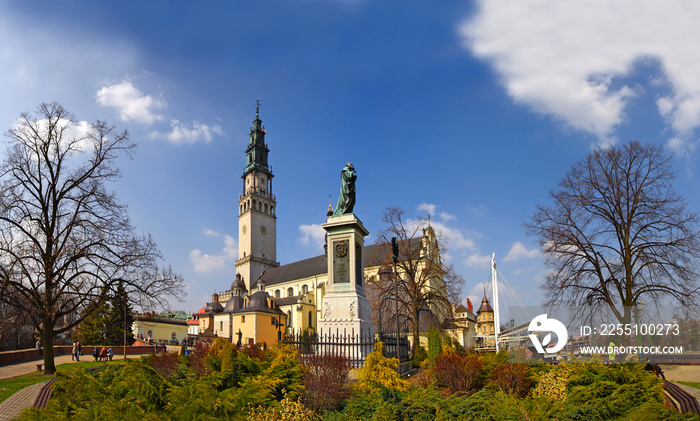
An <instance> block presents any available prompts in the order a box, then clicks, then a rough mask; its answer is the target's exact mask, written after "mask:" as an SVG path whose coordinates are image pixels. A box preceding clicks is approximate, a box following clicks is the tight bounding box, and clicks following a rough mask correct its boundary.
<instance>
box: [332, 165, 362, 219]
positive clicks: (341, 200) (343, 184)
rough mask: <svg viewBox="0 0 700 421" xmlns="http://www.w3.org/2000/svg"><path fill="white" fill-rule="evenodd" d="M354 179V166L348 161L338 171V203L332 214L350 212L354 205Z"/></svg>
mask: <svg viewBox="0 0 700 421" xmlns="http://www.w3.org/2000/svg"><path fill="white" fill-rule="evenodd" d="M355 180H357V173H356V172H355V167H353V166H352V163H351V162H348V163H347V164H345V168H343V171H341V173H340V197H338V204H337V205H336V207H335V211H334V212H333V216H340V215H347V214H351V213H352V209H353V208H354V207H355Z"/></svg>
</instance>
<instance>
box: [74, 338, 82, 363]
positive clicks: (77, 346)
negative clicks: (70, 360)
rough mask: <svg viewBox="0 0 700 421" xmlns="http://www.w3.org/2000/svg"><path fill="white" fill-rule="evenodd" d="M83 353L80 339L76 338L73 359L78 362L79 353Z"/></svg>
mask: <svg viewBox="0 0 700 421" xmlns="http://www.w3.org/2000/svg"><path fill="white" fill-rule="evenodd" d="M82 353H83V345H82V344H81V343H80V339H78V342H76V353H75V360H76V361H77V362H80V354H82Z"/></svg>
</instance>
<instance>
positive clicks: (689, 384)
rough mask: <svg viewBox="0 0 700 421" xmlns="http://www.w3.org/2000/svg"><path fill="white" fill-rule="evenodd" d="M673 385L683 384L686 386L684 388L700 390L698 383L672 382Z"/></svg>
mask: <svg viewBox="0 0 700 421" xmlns="http://www.w3.org/2000/svg"><path fill="white" fill-rule="evenodd" d="M674 383H680V384H684V385H686V386H690V387H694V388H696V389H700V383H698V382H681V381H676V382H674Z"/></svg>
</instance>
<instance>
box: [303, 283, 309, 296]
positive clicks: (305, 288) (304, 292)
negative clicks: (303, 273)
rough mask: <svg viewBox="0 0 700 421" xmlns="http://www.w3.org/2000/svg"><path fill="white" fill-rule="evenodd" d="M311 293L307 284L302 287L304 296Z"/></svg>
mask: <svg viewBox="0 0 700 421" xmlns="http://www.w3.org/2000/svg"><path fill="white" fill-rule="evenodd" d="M308 292H309V287H308V286H306V284H304V285H302V286H301V293H302V294H307V293H308Z"/></svg>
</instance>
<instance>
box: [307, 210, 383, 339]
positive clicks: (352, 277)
mask: <svg viewBox="0 0 700 421" xmlns="http://www.w3.org/2000/svg"><path fill="white" fill-rule="evenodd" d="M321 226H322V227H323V229H325V230H326V232H327V246H328V281H327V283H326V294H325V295H324V296H323V304H322V308H321V311H322V313H321V315H322V316H321V319H320V320H319V321H318V328H319V333H321V334H323V335H326V334H330V335H348V336H350V335H352V336H358V335H361V336H362V337H366V338H374V323H373V322H372V319H371V317H370V314H371V311H370V305H369V300H368V299H367V295H365V287H364V265H363V263H362V250H363V248H364V243H365V239H364V237H365V236H367V235H368V234H369V231H367V229H366V228H365V227H364V225H362V222H361V221H360V220H359V219H357V217H356V216H355V215H354V214H348V215H340V216H331V217H329V218H328V219H327V221H326V223H325V224H323V225H321Z"/></svg>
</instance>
